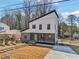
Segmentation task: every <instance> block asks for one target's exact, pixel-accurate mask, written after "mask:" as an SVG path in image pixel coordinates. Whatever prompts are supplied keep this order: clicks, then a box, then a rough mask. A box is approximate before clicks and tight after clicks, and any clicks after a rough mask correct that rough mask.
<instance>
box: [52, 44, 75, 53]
mask: <svg viewBox="0 0 79 59" xmlns="http://www.w3.org/2000/svg"><path fill="white" fill-rule="evenodd" d="M53 50H56V51H61V52H65V53H71V54H76V52H75V51H73V49H72V48H70V47H68V46H61V45H54V46H53Z"/></svg>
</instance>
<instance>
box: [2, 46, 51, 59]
mask: <svg viewBox="0 0 79 59" xmlns="http://www.w3.org/2000/svg"><path fill="white" fill-rule="evenodd" d="M49 51H50V49H49V48H43V47H36V46H25V47H23V48H19V49H16V50H12V51H8V52H6V53H2V54H1V56H5V55H10V56H11V59H43V58H44V57H45V56H46V55H47V53H48V52H49Z"/></svg>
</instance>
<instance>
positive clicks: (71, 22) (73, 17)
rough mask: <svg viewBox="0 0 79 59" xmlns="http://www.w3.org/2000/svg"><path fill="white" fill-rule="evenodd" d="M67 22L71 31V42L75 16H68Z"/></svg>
mask: <svg viewBox="0 0 79 59" xmlns="http://www.w3.org/2000/svg"><path fill="white" fill-rule="evenodd" d="M67 21H68V22H69V24H70V29H71V40H73V34H74V30H73V28H74V24H75V21H76V16H75V15H69V16H68V18H67Z"/></svg>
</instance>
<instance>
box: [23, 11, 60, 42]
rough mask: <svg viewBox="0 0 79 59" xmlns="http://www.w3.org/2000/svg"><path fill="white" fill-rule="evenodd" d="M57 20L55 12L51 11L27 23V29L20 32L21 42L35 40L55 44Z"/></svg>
mask: <svg viewBox="0 0 79 59" xmlns="http://www.w3.org/2000/svg"><path fill="white" fill-rule="evenodd" d="M58 20H59V16H58V14H57V12H56V10H53V11H51V12H49V13H47V14H45V15H43V16H41V17H39V18H37V19H34V20H31V21H30V22H29V29H27V30H25V31H23V32H22V41H23V42H27V41H29V40H36V41H39V42H46V43H55V42H56V41H57V40H58Z"/></svg>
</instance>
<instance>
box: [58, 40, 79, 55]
mask: <svg viewBox="0 0 79 59" xmlns="http://www.w3.org/2000/svg"><path fill="white" fill-rule="evenodd" d="M59 44H60V45H65V46H70V47H71V48H72V49H73V50H74V51H75V52H76V53H77V54H79V41H78V40H73V41H72V40H64V39H62V40H60V41H59Z"/></svg>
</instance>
